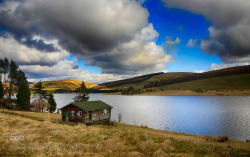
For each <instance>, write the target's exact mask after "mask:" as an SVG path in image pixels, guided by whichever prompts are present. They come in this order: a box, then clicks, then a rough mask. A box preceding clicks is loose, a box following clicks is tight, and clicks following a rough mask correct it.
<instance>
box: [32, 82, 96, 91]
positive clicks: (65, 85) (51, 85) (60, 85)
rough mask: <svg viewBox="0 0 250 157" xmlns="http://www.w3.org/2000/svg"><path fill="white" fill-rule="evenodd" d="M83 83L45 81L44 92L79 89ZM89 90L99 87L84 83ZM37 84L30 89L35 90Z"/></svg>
mask: <svg viewBox="0 0 250 157" xmlns="http://www.w3.org/2000/svg"><path fill="white" fill-rule="evenodd" d="M81 83H82V81H79V80H60V81H43V82H42V84H43V87H44V90H57V89H66V90H74V89H76V88H78V87H79V85H80V84H81ZM84 83H85V85H86V87H87V88H92V87H95V86H97V85H96V84H94V83H90V82H84ZM34 85H35V83H33V84H30V88H31V89H32V88H34Z"/></svg>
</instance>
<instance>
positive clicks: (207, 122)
mask: <svg viewBox="0 0 250 157" xmlns="http://www.w3.org/2000/svg"><path fill="white" fill-rule="evenodd" d="M75 95H76V94H55V100H56V102H57V105H58V106H57V108H60V107H62V106H64V105H66V104H68V103H70V102H72V101H73V98H74V97H75ZM90 100H102V101H103V102H106V103H107V104H109V105H111V106H113V109H112V115H111V120H113V121H118V114H119V113H120V114H121V115H122V118H121V122H122V123H126V124H132V125H138V126H141V125H147V126H148V127H150V128H154V129H159V130H169V131H176V132H183V133H191V134H201V135H211V136H225V135H226V136H228V137H229V138H232V139H236V140H242V141H245V140H247V139H250V96H123V95H105V94H90Z"/></svg>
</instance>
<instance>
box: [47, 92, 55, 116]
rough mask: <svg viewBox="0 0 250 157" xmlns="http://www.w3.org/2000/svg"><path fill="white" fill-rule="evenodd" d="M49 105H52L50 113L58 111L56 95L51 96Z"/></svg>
mask: <svg viewBox="0 0 250 157" xmlns="http://www.w3.org/2000/svg"><path fill="white" fill-rule="evenodd" d="M48 103H49V105H50V107H49V112H50V113H53V112H55V110H56V101H55V99H54V95H53V94H52V93H50V94H49V99H48Z"/></svg>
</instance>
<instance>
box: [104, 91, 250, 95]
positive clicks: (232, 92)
mask: <svg viewBox="0 0 250 157" xmlns="http://www.w3.org/2000/svg"><path fill="white" fill-rule="evenodd" d="M106 94H107V95H122V94H121V92H116V93H106ZM132 95H158V96H163V95H172V96H183V95H194V96H195V95H197V96H199V95H200V96H216V95H217V96H250V89H241V90H220V91H218V90H207V91H202V92H196V91H192V90H165V91H156V92H148V93H141V94H132Z"/></svg>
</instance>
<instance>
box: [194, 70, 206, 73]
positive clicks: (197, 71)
mask: <svg viewBox="0 0 250 157" xmlns="http://www.w3.org/2000/svg"><path fill="white" fill-rule="evenodd" d="M194 72H195V73H204V72H206V71H205V70H194Z"/></svg>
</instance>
